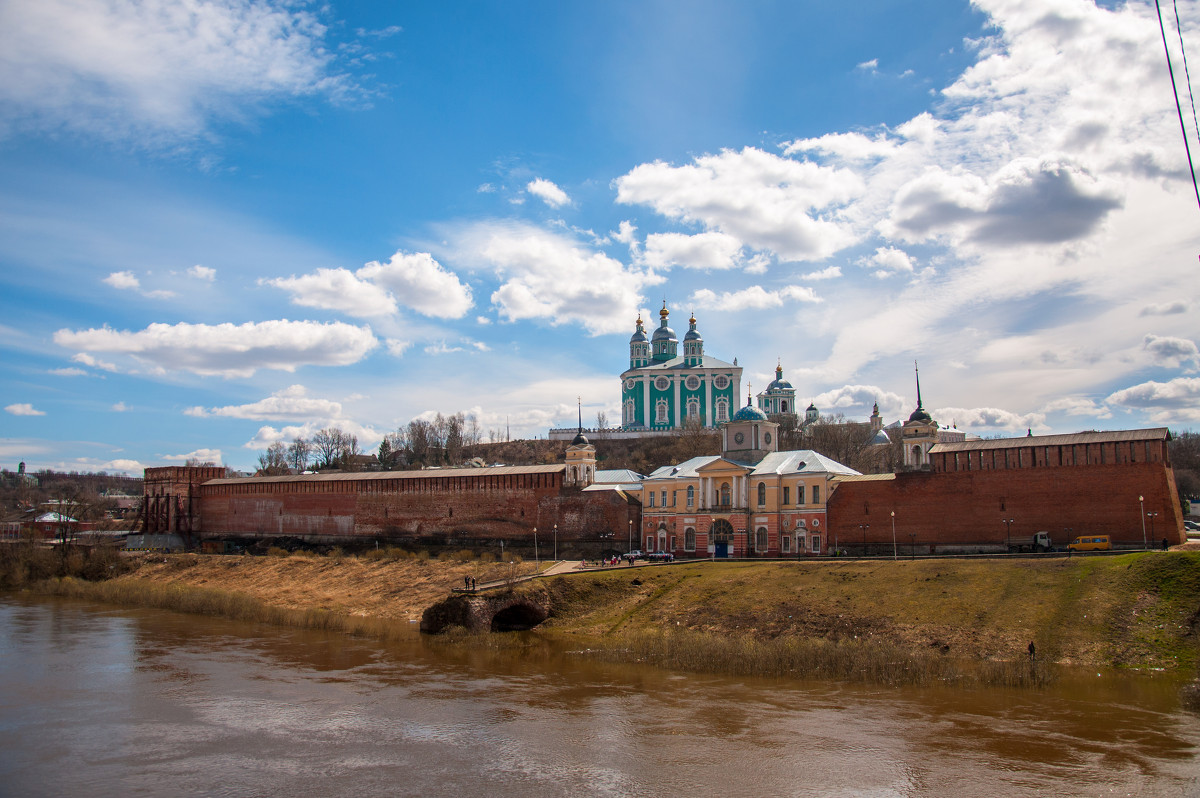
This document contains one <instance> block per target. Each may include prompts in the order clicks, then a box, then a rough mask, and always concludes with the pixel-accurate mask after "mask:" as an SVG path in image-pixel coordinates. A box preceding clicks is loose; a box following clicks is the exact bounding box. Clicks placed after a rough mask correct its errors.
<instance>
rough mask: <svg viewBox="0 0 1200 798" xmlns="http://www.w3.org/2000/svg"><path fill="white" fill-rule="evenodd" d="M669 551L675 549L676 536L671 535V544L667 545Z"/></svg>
mask: <svg viewBox="0 0 1200 798" xmlns="http://www.w3.org/2000/svg"><path fill="white" fill-rule="evenodd" d="M667 551H675V536H674V535H671V545H670V546H668V547H667Z"/></svg>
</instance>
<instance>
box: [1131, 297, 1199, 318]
mask: <svg viewBox="0 0 1200 798" xmlns="http://www.w3.org/2000/svg"><path fill="white" fill-rule="evenodd" d="M1189 307H1191V306H1190V305H1188V303H1187V302H1181V301H1178V300H1176V301H1175V302H1163V303H1161V304H1157V305H1146V306H1145V307H1144V308H1142V310H1141V312H1140V313H1138V315H1139V316H1174V315H1175V314H1177V313H1187V312H1188V308H1189Z"/></svg>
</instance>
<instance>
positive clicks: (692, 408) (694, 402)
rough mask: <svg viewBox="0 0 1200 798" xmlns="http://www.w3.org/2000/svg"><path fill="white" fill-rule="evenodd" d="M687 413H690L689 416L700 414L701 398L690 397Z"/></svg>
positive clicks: (693, 416) (694, 416)
mask: <svg viewBox="0 0 1200 798" xmlns="http://www.w3.org/2000/svg"><path fill="white" fill-rule="evenodd" d="M687 414H688V418H696V417H697V416H699V415H700V400H699V399H688V403H687Z"/></svg>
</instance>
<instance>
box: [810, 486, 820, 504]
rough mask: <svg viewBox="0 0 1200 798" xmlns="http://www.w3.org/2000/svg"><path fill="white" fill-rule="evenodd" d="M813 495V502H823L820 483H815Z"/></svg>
mask: <svg viewBox="0 0 1200 798" xmlns="http://www.w3.org/2000/svg"><path fill="white" fill-rule="evenodd" d="M812 495H813V500H812V503H813V504H820V503H821V486H820V485H813V489H812Z"/></svg>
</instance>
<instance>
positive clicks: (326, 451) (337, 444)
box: [312, 427, 345, 468]
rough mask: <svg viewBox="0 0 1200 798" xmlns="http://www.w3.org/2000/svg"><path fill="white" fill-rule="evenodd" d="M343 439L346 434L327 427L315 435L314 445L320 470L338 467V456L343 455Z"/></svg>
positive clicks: (335, 428)
mask: <svg viewBox="0 0 1200 798" xmlns="http://www.w3.org/2000/svg"><path fill="white" fill-rule="evenodd" d="M343 437H345V434H344V433H343V432H342V431H341V430H340V429H338V428H337V427H326V428H325V429H322V430H318V431H317V433H316V434H315V435H313V438H312V445H313V449H314V451H315V452H316V454H317V467H318V468H333V467H335V466H336V465H337V462H338V455H340V454H341V453H342V438H343Z"/></svg>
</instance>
